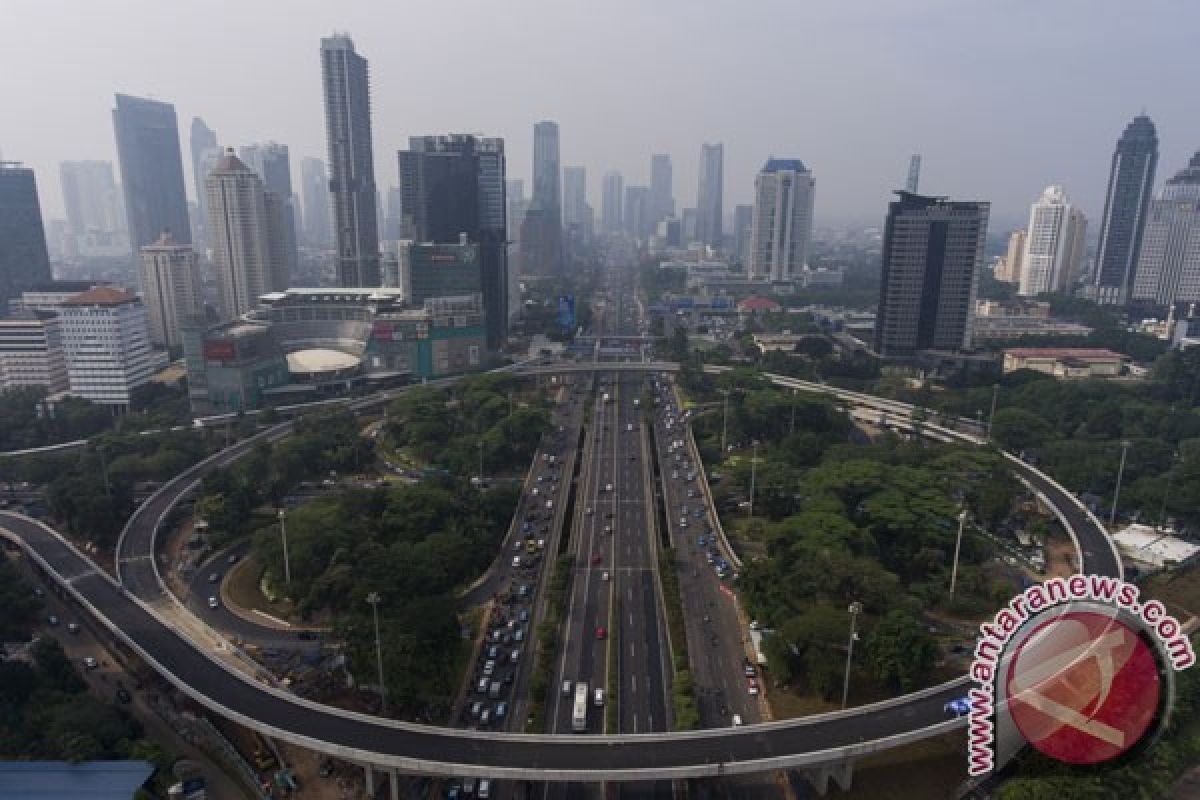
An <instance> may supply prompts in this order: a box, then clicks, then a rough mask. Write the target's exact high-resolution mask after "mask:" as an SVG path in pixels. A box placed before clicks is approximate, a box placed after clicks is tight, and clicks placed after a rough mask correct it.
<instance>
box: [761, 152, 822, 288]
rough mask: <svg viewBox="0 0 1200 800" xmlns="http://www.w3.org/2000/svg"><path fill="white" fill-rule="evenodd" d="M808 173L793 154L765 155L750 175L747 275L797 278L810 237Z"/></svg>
mask: <svg viewBox="0 0 1200 800" xmlns="http://www.w3.org/2000/svg"><path fill="white" fill-rule="evenodd" d="M814 188H815V182H814V181H813V176H812V173H811V172H809V171H808V169H807V168H806V167H805V166H804V164H803V162H801V161H800V160H799V159H795V158H789V159H784V158H772V159H769V160H768V161H767V163H766V165H765V166H764V167H763V168H762V171H761V172H759V173H758V176H757V177H756V178H755V179H754V217H753V220H752V222H751V223H750V277H751V278H760V279H768V280H772V281H787V280H795V279H798V278H799V277H800V275H801V273H802V272H803V271H804V269H805V267H806V266H807V263H808V247H809V243H810V242H811V241H812V221H813V192H814Z"/></svg>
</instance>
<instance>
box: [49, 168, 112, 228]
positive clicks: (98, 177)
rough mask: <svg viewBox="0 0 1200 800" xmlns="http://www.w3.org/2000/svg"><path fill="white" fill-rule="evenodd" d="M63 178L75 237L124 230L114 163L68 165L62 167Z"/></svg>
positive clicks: (69, 219)
mask: <svg viewBox="0 0 1200 800" xmlns="http://www.w3.org/2000/svg"><path fill="white" fill-rule="evenodd" d="M59 178H60V179H61V181H62V193H63V205H65V206H66V209H67V230H69V231H70V232H71V234H72V235H75V236H82V235H84V234H86V233H87V232H88V231H89V230H93V231H103V232H105V233H115V232H117V231H119V230H121V229H122V228H123V227H124V225H123V222H124V214H122V213H121V204H122V199H121V198H120V197H119V192H118V190H117V182H116V181H115V180H113V169H112V162H111V161H64V162H62V163H61V164H59Z"/></svg>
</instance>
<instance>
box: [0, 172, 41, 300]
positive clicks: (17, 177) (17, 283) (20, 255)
mask: <svg viewBox="0 0 1200 800" xmlns="http://www.w3.org/2000/svg"><path fill="white" fill-rule="evenodd" d="M48 280H50V255H49V253H48V252H47V250H46V231H45V229H44V228H43V227H42V207H41V204H40V202H39V201H38V191H37V181H36V180H35V179H34V175H33V170H31V169H29V168H28V167H23V166H21V165H20V164H19V163H18V162H15V161H0V317H3V316H4V315H5V314H7V313H8V303H9V301H10V300H13V299H16V298H17V297H19V296H20V294H21V292H23V291H25V290H26V289H29V288H31V287H33V286H35V285H36V284H39V283H44V282H46V281H48Z"/></svg>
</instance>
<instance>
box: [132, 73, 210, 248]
mask: <svg viewBox="0 0 1200 800" xmlns="http://www.w3.org/2000/svg"><path fill="white" fill-rule="evenodd" d="M116 98H117V107H116V108H114V109H113V112H112V114H113V130H114V132H115V133H116V139H117V160H118V162H119V163H120V166H121V188H122V190H123V191H124V194H125V219H126V221H127V223H128V225H129V242H130V245H131V246H132V247H133V249H134V252H137V251H138V250H140V249H141V248H142V247H144V246H145V245H148V244H150V243H152V242H154V241H157V240H158V237H159V236H160V235H161V234H162V232H163V231H164V230H167V231H170V232H171V235H172V236H174V237H175V240H176V241H177V242H179V243H181V244H191V242H192V228H191V222H190V220H189V219H188V210H187V192H186V190H185V189H184V184H183V159H182V156H181V155H180V152H179V126H178V124H177V122H176V119H175V106H173V105H171V104H170V103H162V102H159V101H158V100H148V99H146V98H142V97H131V96H130V95H125V94H118V95H117V96H116Z"/></svg>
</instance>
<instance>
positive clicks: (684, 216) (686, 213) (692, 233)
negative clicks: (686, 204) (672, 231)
mask: <svg viewBox="0 0 1200 800" xmlns="http://www.w3.org/2000/svg"><path fill="white" fill-rule="evenodd" d="M696 216H697V215H696V209H694V208H685V209H684V210H683V211H682V212H680V214H679V241H680V243H681V244H685V245H688V244H691V243H692V242H697V241H699V240H700V237H699V236H698V235H697V233H698V228H699V224H698V222H697V220H696Z"/></svg>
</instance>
